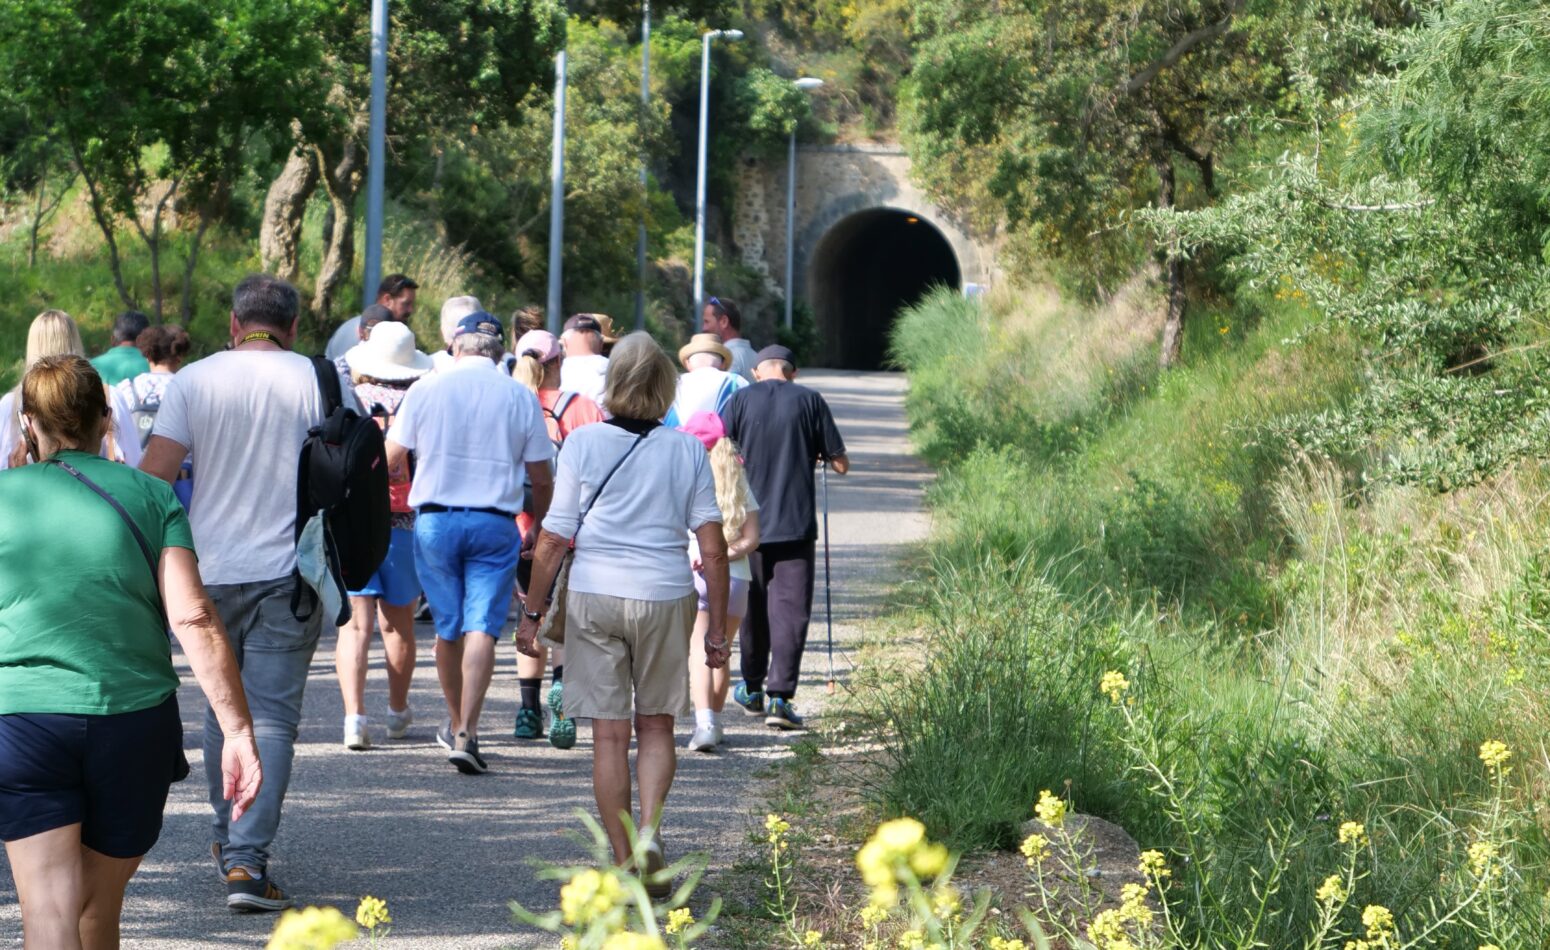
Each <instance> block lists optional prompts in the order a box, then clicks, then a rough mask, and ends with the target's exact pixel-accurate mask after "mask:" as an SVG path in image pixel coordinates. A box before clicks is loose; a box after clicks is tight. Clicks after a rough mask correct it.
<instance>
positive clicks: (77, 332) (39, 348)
mask: <svg viewBox="0 0 1550 950" xmlns="http://www.w3.org/2000/svg"><path fill="white" fill-rule="evenodd" d="M66 355H70V356H83V357H84V356H85V355H86V347H85V345H84V344H82V343H81V328H80V327H78V326H76V325H75V320H74V319H72V318H71V317H70V315H69V314H68V313H65V312H64V311H63V310H45V311H43V312H42V313H40V314H38V315H37V316H36V317H33V318H32V325H31V326H29V327H28V328H27V366H28V368H29V369H30V368H31V367H32V365H33V364H34V363H36V362H37V361H38V360H41V359H43V358H44V357H45V356H66Z"/></svg>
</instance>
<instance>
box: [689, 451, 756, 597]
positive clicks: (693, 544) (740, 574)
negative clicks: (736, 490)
mask: <svg viewBox="0 0 1550 950" xmlns="http://www.w3.org/2000/svg"><path fill="white" fill-rule="evenodd" d="M711 475H712V477H714V476H715V472H712V473H711ZM758 510H759V500H758V499H757V498H755V497H754V496H753V492H751V491H750V492H749V493H748V512H749V513H750V514H752V513H753V512H756V511H758ZM699 559H700V539H699V538H697V537H695V536H694V534H693V532H690V534H689V563H690V564H691V565H692V564H693V563H694V562H695V561H698V560H699ZM727 569H728V570H729V571H730V572H731V574H732V579H733V580H737V581H749V582H752V581H753V568H752V567H751V566H749V564H748V555H746V554H745V555H743V556H742V557H740V558H738V559H737V560H735V561H728V562H727Z"/></svg>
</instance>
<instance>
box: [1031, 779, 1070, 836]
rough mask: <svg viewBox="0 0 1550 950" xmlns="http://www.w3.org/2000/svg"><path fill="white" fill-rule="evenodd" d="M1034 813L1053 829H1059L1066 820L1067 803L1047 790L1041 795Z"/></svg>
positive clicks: (1034, 807)
mask: <svg viewBox="0 0 1550 950" xmlns="http://www.w3.org/2000/svg"><path fill="white" fill-rule="evenodd" d="M1033 813H1034V814H1036V815H1038V816H1039V820H1040V821H1042V822H1044V823H1045V824H1046V825H1049V826H1050V827H1051V828H1059V827H1060V826H1061V823H1063V822H1064V821H1065V820H1066V803H1065V802H1064V801H1062V800H1061V799H1059V798H1056V797H1055V795H1054V793H1053V792H1051V791H1050V790H1049V789H1047V788H1046V789H1045V790H1044V791H1042V792H1040V793H1039V803H1038V804H1037V805H1035V806H1033Z"/></svg>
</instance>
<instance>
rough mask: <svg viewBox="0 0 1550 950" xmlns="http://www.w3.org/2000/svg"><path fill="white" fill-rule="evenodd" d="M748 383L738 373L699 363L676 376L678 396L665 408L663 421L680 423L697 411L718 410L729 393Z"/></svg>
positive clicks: (729, 396)
mask: <svg viewBox="0 0 1550 950" xmlns="http://www.w3.org/2000/svg"><path fill="white" fill-rule="evenodd" d="M747 385H748V381H747V380H745V379H743V377H741V376H736V375H733V374H732V373H729V372H727V371H726V370H720V369H716V368H715V367H712V366H702V367H700V368H699V369H695V370H690V371H689V372H687V373H684V374H683V375H681V376H679V377H678V396H677V398H676V399H674V400H673V408H671V409H669V410H668V411H667V419H666V420H664V421H665V424H667V425H670V426H678V425H683V424H684V423H685V422H688V421H689V417H690V416H692V415H694V414H695V413H696V412H714V413H716V414H718V415H719V414H720V413H721V409H722V407H723V406H725V405H726V404H727V400H728V399H731V398H732V394H733V393H735V392H737V391H738V390H739V389H742V388H743V387H744V386H747Z"/></svg>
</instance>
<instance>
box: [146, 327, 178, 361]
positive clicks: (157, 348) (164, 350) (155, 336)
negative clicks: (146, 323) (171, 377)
mask: <svg viewBox="0 0 1550 950" xmlns="http://www.w3.org/2000/svg"><path fill="white" fill-rule="evenodd" d="M190 345H191V344H190V342H189V339H188V331H187V330H185V329H183V328H182V327H176V326H174V327H167V326H161V327H146V328H145V329H144V330H142V331H141V332H140V335H139V336H137V337H135V348H136V349H138V350H139V351H140V353H141V354H142V355H143V356H144V357H145V359H146V362H148V363H170V362H172V361H173V360H181V359H182V358H183V357H185V356H187V355H188V348H189V346H190Z"/></svg>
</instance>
